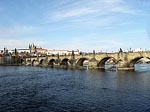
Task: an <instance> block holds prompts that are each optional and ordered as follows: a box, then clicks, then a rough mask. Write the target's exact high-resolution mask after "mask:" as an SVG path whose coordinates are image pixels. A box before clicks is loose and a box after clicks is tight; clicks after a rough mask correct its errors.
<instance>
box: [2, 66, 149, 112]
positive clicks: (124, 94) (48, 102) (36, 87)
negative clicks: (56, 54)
mask: <svg viewBox="0 0 150 112" xmlns="http://www.w3.org/2000/svg"><path fill="white" fill-rule="evenodd" d="M0 112H150V65H149V64H147V65H136V71H135V72H115V71H95V70H65V69H51V68H40V67H30V66H0Z"/></svg>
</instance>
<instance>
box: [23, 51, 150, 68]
mask: <svg viewBox="0 0 150 112" xmlns="http://www.w3.org/2000/svg"><path fill="white" fill-rule="evenodd" d="M110 58H112V59H114V60H115V65H116V69H117V70H134V65H135V63H136V62H137V61H138V60H139V59H141V58H148V59H150V52H116V53H99V54H95V53H94V52H93V54H87V55H73V54H72V55H70V56H59V55H57V56H45V57H30V58H25V59H24V63H25V64H26V65H32V66H49V67H60V68H83V66H84V62H85V60H86V61H87V64H86V66H88V68H95V69H96V68H98V69H105V62H106V61H107V60H109V59H110Z"/></svg>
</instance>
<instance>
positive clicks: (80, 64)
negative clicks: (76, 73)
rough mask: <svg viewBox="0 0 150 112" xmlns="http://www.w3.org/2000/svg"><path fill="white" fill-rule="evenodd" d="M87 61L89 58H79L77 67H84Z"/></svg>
mask: <svg viewBox="0 0 150 112" xmlns="http://www.w3.org/2000/svg"><path fill="white" fill-rule="evenodd" d="M85 61H89V59H88V58H80V59H78V60H77V62H76V66H77V67H82V66H83V65H84V62H85Z"/></svg>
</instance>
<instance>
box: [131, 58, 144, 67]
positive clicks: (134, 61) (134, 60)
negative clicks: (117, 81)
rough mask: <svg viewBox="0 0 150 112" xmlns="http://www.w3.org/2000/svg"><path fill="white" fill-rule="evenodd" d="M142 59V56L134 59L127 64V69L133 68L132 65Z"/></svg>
mask: <svg viewBox="0 0 150 112" xmlns="http://www.w3.org/2000/svg"><path fill="white" fill-rule="evenodd" d="M142 58H144V57H143V56H141V57H136V58H134V59H132V60H131V61H130V62H129V67H134V65H135V64H136V63H137V61H138V60H140V59H142Z"/></svg>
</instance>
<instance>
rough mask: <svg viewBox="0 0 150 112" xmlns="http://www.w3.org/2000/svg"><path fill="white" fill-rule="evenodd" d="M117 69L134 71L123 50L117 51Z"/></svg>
mask: <svg viewBox="0 0 150 112" xmlns="http://www.w3.org/2000/svg"><path fill="white" fill-rule="evenodd" d="M117 70H118V71H134V65H130V63H129V60H128V55H127V53H125V52H119V53H118V64H117Z"/></svg>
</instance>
